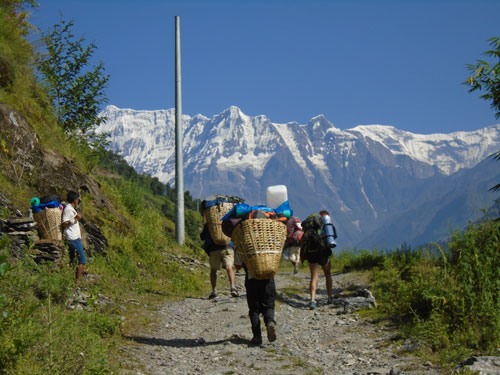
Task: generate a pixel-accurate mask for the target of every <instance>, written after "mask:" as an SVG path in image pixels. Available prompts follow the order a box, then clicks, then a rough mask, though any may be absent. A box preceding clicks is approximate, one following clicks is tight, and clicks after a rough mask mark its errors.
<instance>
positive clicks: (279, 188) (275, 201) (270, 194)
mask: <svg viewBox="0 0 500 375" xmlns="http://www.w3.org/2000/svg"><path fill="white" fill-rule="evenodd" d="M287 200H288V193H287V191H286V186H285V185H274V186H269V187H268V188H267V189H266V203H267V206H268V207H271V208H276V207H278V206H279V205H280V204H281V203H283V202H286V201H287Z"/></svg>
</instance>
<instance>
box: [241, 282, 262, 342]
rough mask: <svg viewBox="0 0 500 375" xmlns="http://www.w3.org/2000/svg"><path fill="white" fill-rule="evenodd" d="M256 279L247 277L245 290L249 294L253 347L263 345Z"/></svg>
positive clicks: (248, 302)
mask: <svg viewBox="0 0 500 375" xmlns="http://www.w3.org/2000/svg"><path fill="white" fill-rule="evenodd" d="M257 281H258V280H255V279H248V275H247V276H246V277H245V288H246V292H247V304H248V316H249V318H250V324H251V325H252V334H253V337H252V340H251V341H250V342H251V344H253V345H261V344H262V332H261V329H260V309H259V299H258V290H259V289H258V285H257Z"/></svg>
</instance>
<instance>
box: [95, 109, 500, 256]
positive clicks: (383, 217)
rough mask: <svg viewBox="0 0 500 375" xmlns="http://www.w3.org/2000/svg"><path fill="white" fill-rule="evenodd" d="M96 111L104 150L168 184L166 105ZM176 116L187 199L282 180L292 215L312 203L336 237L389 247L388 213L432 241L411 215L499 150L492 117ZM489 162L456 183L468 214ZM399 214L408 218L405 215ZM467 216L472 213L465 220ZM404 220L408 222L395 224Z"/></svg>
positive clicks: (254, 196)
mask: <svg viewBox="0 0 500 375" xmlns="http://www.w3.org/2000/svg"><path fill="white" fill-rule="evenodd" d="M102 115H103V116H106V117H107V119H108V120H107V121H106V122H105V123H104V124H102V125H101V127H100V128H99V131H101V132H108V133H110V141H111V144H110V148H111V149H112V150H114V151H119V152H120V153H121V155H122V156H123V157H124V158H125V160H127V162H128V163H129V164H130V165H131V166H133V167H134V168H135V169H136V170H137V171H138V172H145V173H148V174H151V175H153V176H157V177H158V178H159V179H160V180H161V181H163V182H166V183H167V182H168V183H170V184H173V182H174V179H175V167H174V153H175V145H174V143H175V138H174V134H175V129H174V123H175V113H174V110H173V109H169V110H157V111H135V110H132V109H119V108H117V107H115V106H108V107H107V108H106V109H105V110H104V111H103V113H102ZM183 124H184V168H185V172H184V178H185V182H184V183H185V188H186V189H187V190H189V191H190V192H191V195H192V196H193V197H200V198H203V197H205V196H208V195H210V194H214V193H227V194H235V195H239V196H241V197H244V198H245V199H246V200H247V202H249V203H251V204H262V203H265V188H266V187H267V186H270V185H276V184H284V185H287V187H288V193H289V200H290V204H291V205H292V208H293V209H294V210H295V213H296V214H298V215H299V216H300V217H301V218H305V216H307V215H308V214H310V213H312V212H316V211H318V210H319V209H321V208H327V209H329V210H330V211H331V212H332V214H333V217H334V220H335V223H336V225H337V227H338V230H339V232H340V233H342V238H339V240H340V241H339V242H341V243H342V244H343V245H345V246H354V245H357V244H359V245H369V246H371V245H375V246H380V247H382V246H383V247H390V246H394V245H397V244H398V243H397V242H395V240H393V239H392V238H391V236H389V237H388V238H387V237H385V238H384V239H380V238H379V237H377V233H378V231H379V230H381V229H382V228H384V226H385V225H387V224H388V223H390V222H391V220H393V219H395V218H396V217H400V219H399V221H398V224H399V227H401V229H399V230H403V231H404V232H407V233H403V234H402V236H403V237H404V238H406V241H407V242H409V243H412V242H413V241H414V240H415V241H416V240H417V239H418V241H425V240H437V239H438V238H432V235H433V233H432V230H430V229H429V228H419V227H418V225H415V224H414V223H413V222H412V220H411V217H414V216H415V212H416V211H418V210H419V209H420V208H421V207H424V206H425V204H426V203H429V202H436V203H435V204H434V206H436V205H438V206H439V205H442V204H444V203H445V202H447V200H446V199H445V198H446V197H448V196H450V194H451V195H453V194H452V192H453V191H455V189H456V188H455V186H454V185H453V184H450V183H449V182H450V181H455V180H456V177H452V176H456V175H457V174H458V173H462V175H465V176H467V174H468V173H469V171H471V170H472V169H474V168H478V167H477V166H480V165H481V168H482V169H481V170H483V169H484V170H487V169H488V168H486V169H485V167H483V166H482V164H481V162H482V161H483V160H484V159H485V158H487V156H488V155H490V154H491V153H493V152H495V151H497V150H499V149H500V125H496V126H490V127H487V128H484V129H481V130H477V131H474V132H457V133H452V134H429V135H421V134H413V133H410V132H405V131H401V130H398V129H396V128H395V127H393V126H384V125H360V126H357V127H355V128H353V129H348V130H341V129H338V128H336V127H335V126H334V125H333V124H332V123H330V122H329V121H328V120H327V119H326V118H325V117H324V116H323V115H320V116H316V117H314V118H313V119H312V120H311V121H310V122H309V123H308V124H305V125H301V124H298V123H296V122H291V123H287V124H278V123H272V122H271V121H270V120H269V119H268V118H267V117H266V116H263V115H261V116H255V117H251V116H247V115H245V114H244V113H243V112H242V111H241V110H240V109H239V108H238V107H234V106H232V107H230V108H228V109H227V110H225V111H224V112H222V113H220V114H218V115H215V116H213V117H212V118H208V117H205V116H202V115H196V116H194V117H191V116H187V115H184V116H183ZM486 163H487V164H488V162H486ZM488 165H489V164H488ZM489 170H490V171H489V172H482V173H476V174H475V177H474V179H473V180H472V181H470V184H469V185H467V184H465V185H467V189H469V190H470V188H472V187H474V189H473V190H474V194H473V195H474V196H475V197H476V199H475V202H476V203H477V205H478V206H477V207H476V208H477V213H473V214H475V215H476V216H479V215H480V213H481V211H480V208H487V207H489V205H491V202H492V200H493V197H492V194H491V193H488V192H487V188H488V187H489V186H491V185H489V184H490V183H492V181H495V178H497V177H496V176H495V174H494V173H493V172H492V171H496V170H500V168H497V169H495V168H492V167H491V166H490V168H489ZM464 179H465V181H467V177H464ZM467 189H466V190H467ZM471 194H472V193H471ZM463 199H465V198H463ZM461 203H463V201H462V202H456V207H454V208H453V210H454V213H453V216H454V217H456V216H457V212H455V211H457V210H458V211H460V210H462V211H460V212H463V210H464V208H463V207H462V208H461V207H460V206H461ZM450 208H451V207H450ZM438 211H439V210H438ZM405 212H408V213H410V212H413V214H411V215H413V216H411V215H410V214H409V215H410V216H408V217H406V216H405ZM429 212H430V213H429V215H431V212H435V210H430V211H429ZM435 215H437V213H435ZM459 216H460V215H459ZM405 218H406V219H405ZM467 219H472V220H473V219H474V217H470V218H466V219H465V223H466V221H467ZM405 220H406V222H407V223H408V225H409V226H408V227H405V226H401V224H402V222H405ZM436 220H437V218H436ZM442 220H446V218H445V217H443V218H442ZM465 223H462V222H459V223H454V224H456V225H458V226H460V225H462V224H465ZM429 225H430V224H429ZM402 228H406V229H402ZM450 229H452V228H450ZM389 232H390V231H389ZM423 233H428V235H427V236H426V235H423ZM393 237H394V238H396V237H397V238H398V239H399V238H400V237H401V235H400V236H393ZM427 237H429V238H427ZM367 241H371V243H368V242H367Z"/></svg>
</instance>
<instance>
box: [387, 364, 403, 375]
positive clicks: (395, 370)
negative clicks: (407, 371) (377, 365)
mask: <svg viewBox="0 0 500 375" xmlns="http://www.w3.org/2000/svg"><path fill="white" fill-rule="evenodd" d="M399 374H401V370H400V368H399V367H397V366H394V367H393V368H391V371H389V375H399Z"/></svg>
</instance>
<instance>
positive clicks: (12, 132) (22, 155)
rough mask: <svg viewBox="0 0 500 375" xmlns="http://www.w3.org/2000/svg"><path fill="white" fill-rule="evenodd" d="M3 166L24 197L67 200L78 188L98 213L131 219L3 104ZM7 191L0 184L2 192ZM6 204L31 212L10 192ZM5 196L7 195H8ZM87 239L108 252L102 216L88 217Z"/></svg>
mask: <svg viewBox="0 0 500 375" xmlns="http://www.w3.org/2000/svg"><path fill="white" fill-rule="evenodd" d="M0 165H1V167H2V171H1V174H2V175H3V177H4V178H5V179H6V181H7V182H9V183H10V184H11V185H13V186H15V187H16V189H20V190H21V189H23V190H26V191H25V192H24V193H25V194H22V195H23V196H25V195H26V196H38V197H42V196H44V195H53V194H54V195H57V196H59V197H60V198H61V200H65V198H66V195H67V192H68V191H70V190H75V191H78V192H80V194H81V195H82V196H85V195H87V196H89V197H90V198H91V201H92V204H93V205H94V206H95V208H96V209H97V212H101V211H103V210H104V211H107V212H110V213H112V214H113V216H115V217H117V218H119V221H120V222H121V223H123V224H124V225H125V227H126V226H127V221H126V220H125V219H124V218H123V217H122V216H121V215H120V214H119V213H118V211H117V210H116V209H115V207H114V206H113V204H112V203H111V202H110V200H109V198H108V197H107V196H106V195H105V194H104V192H103V191H102V189H101V186H100V184H99V182H98V181H96V180H95V179H94V178H92V177H91V176H89V175H87V174H85V173H83V172H82V171H81V170H80V169H79V168H78V167H77V166H76V165H75V163H74V161H73V160H69V159H68V158H66V157H64V156H63V155H61V154H60V153H58V152H57V151H54V150H50V149H48V148H45V147H44V146H43V145H42V143H41V142H40V139H39V137H38V135H37V134H36V132H35V131H34V130H33V128H32V127H31V126H30V125H29V124H28V123H27V121H26V120H25V119H24V118H23V117H22V116H21V115H20V114H19V113H17V112H16V111H14V110H12V109H11V108H9V107H8V106H6V105H3V104H0ZM2 190H4V189H3V188H2V185H1V183H0V193H1V192H2ZM3 193H4V195H7V197H6V199H4V200H3V204H2V206H6V207H8V208H9V209H10V210H11V211H13V212H14V213H15V214H16V216H20V215H22V214H24V213H26V212H27V209H28V207H29V202H28V201H26V202H24V201H23V202H22V203H19V202H17V203H13V202H12V199H9V197H8V194H7V193H6V192H5V191H4V192H3ZM4 198H5V197H4ZM84 218H85V219H86V220H84V222H82V223H83V225H82V226H83V234H82V236H83V240H84V242H87V243H86V245H90V247H92V248H94V250H95V251H98V252H104V250H105V248H106V246H107V240H106V238H105V237H104V235H103V234H102V232H101V230H100V229H99V225H101V224H102V222H101V220H100V216H99V215H96V214H94V215H92V216H91V217H89V216H88V215H87V216H85V211H84Z"/></svg>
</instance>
